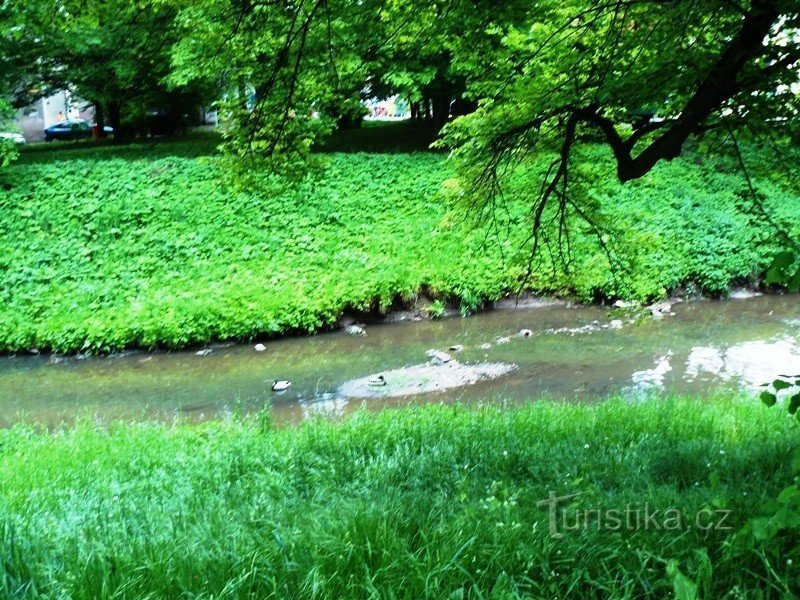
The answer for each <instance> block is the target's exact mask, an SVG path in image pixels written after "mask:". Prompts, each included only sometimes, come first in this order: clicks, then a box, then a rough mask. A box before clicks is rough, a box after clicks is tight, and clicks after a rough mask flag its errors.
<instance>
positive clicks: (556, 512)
mask: <svg viewBox="0 0 800 600" xmlns="http://www.w3.org/2000/svg"><path fill="white" fill-rule="evenodd" d="M581 495H582V494H580V493H578V494H569V495H566V496H559V495H558V493H556V492H554V491H551V492H550V493H549V496H548V498H547V500H541V501H540V502H538V503H537V506H539V507H540V508H546V509H547V510H548V523H549V529H550V535H551V536H553V537H555V538H561V537H563V536H564V534H565V533H571V532H577V531H586V530H589V529H594V530H596V531H611V532H613V531H674V532H676V533H677V532H682V531H687V530H689V529H700V530H702V531H712V530H713V531H730V530H732V529H733V525H732V524H730V516H731V512H732V511H730V510H724V509H711V508H703V509H701V510H699V511H697V512H696V513H694V514H687V513H685V512H684V511H682V510H680V509H679V508H674V507H673V508H666V509H663V508H657V507H654V506H651V505H650V503H649V502H645V503H644V504H640V503H638V502H637V503H633V504H631V503H629V504H626V505H625V507H624V508H605V507H594V508H570V507H569V506H568V505H569V503H570V502H571V501H572V500H574V499H575V498H577V497H578V496H581Z"/></svg>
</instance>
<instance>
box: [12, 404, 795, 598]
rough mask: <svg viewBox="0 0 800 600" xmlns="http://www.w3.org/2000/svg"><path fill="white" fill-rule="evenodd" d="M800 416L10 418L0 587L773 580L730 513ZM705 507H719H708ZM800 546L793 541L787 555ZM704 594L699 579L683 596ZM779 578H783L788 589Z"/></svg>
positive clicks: (469, 413) (259, 588)
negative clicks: (673, 527)
mask: <svg viewBox="0 0 800 600" xmlns="http://www.w3.org/2000/svg"><path fill="white" fill-rule="evenodd" d="M797 434H798V432H797V428H796V424H795V423H794V421H792V420H789V419H787V418H786V416H785V414H783V413H782V412H781V411H777V410H775V411H770V410H766V409H765V408H764V407H762V406H760V404H759V403H757V402H755V401H752V400H745V399H722V398H720V399H716V400H702V401H701V400H696V399H695V400H691V399H680V398H671V399H653V400H649V401H640V402H634V403H630V402H627V401H624V400H611V401H608V402H606V403H602V404H598V405H569V404H552V403H546V402H537V403H533V404H531V405H528V406H525V407H522V408H515V409H502V408H499V407H483V408H481V407H473V408H465V407H446V406H426V407H421V408H409V409H402V410H386V411H383V412H380V413H378V414H375V413H371V412H370V413H367V412H364V413H360V414H357V415H355V416H354V417H352V418H347V419H345V420H343V421H340V422H330V421H317V422H313V423H309V424H306V425H302V426H299V427H297V428H287V429H279V430H274V429H272V428H271V427H270V424H269V419H268V416H267V415H266V414H265V415H264V416H262V417H261V418H259V419H253V420H235V419H233V420H227V421H222V422H215V423H208V424H203V425H198V426H189V425H180V424H178V425H173V426H166V425H158V424H152V423H131V424H122V423H120V424H113V425H107V426H102V425H99V424H93V423H90V422H84V423H81V424H78V425H77V426H74V427H69V428H66V429H63V430H54V431H45V430H41V429H37V428H36V427H32V426H27V425H24V424H21V425H17V426H15V427H13V428H11V429H8V430H3V431H0V482H2V486H0V596H2V597H4V598H75V599H79V598H86V599H90V598H91V599H95V598H252V597H257V598H379V597H380V598H393V597H396V598H426V597H430V598H515V597H534V598H566V597H573V598H605V597H625V598H634V597H637V598H638V597H657V598H660V597H667V596H669V595H670V594H672V593H673V592H674V591H675V590H676V589H678V590H680V589H685V586H686V582H687V581H689V580H691V582H693V584H694V585H696V586H697V592H698V594H700V596H701V597H704V598H723V597H731V598H740V597H764V595H767V596H772V597H779V596H781V593H782V592H783V593H784V594H785V593H786V592H787V590H788V589H791V586H792V585H793V582H796V581H797V577H798V575H800V571H798V567H797V566H796V565H791V564H787V561H786V560H785V555H784V553H783V549H782V548H781V547H780V546H774V545H773V546H769V547H760V546H758V545H755V546H751V547H742V549H738V548H739V546H737V544H735V543H733V541H735V533H736V531H738V530H739V529H740V528H741V527H742V525H743V524H744V523H745V522H746V521H747V520H748V519H750V518H752V517H756V516H758V515H759V514H760V510H761V509H760V508H759V507H760V505H762V504H763V503H764V502H765V501H766V500H768V499H770V498H774V497H775V495H776V494H777V492H778V491H779V490H780V489H782V488H783V487H785V485H787V483H788V482H789V481H790V480H791V471H790V467H789V463H790V457H791V455H792V453H793V451H794V450H795V448H796V447H797V446H798V439H799V438H798V437H797ZM550 491H555V492H557V493H558V494H561V495H566V494H576V493H580V494H581V495H580V496H578V497H577V498H575V499H574V500H573V501H572V502H571V503H570V504H568V505H567V506H568V510H569V511H570V514H572V512H571V511H573V510H574V509H593V508H599V509H603V510H609V509H624V508H625V507H626V505H629V504H630V505H632V506H639V507H641V506H643V505H644V503H649V505H650V506H651V507H654V508H655V509H660V510H666V509H670V508H676V509H679V510H680V511H682V513H683V514H684V515H688V517H687V523H688V524H691V523H692V522H694V521H693V519H694V515H695V514H696V513H697V512H698V511H700V510H703V509H706V510H714V511H716V510H726V511H731V512H730V517H729V518H728V519H727V520H726V522H725V523H724V526H725V527H730V528H731V529H725V530H714V529H711V530H708V531H705V530H700V529H698V528H696V527H693V528H688V529H684V530H681V531H664V530H655V529H652V528H650V529H643V528H640V529H639V530H622V531H608V530H598V529H597V527H589V528H587V529H585V530H580V531H567V532H566V533H564V536H563V538H560V539H557V538H554V537H551V535H550V534H549V532H548V512H547V510H545V509H543V508H540V507H538V506H537V503H538V502H539V501H540V500H543V499H545V498H547V496H548V493H549V492H550ZM709 514H710V513H709ZM788 562H791V561H788ZM684 597H689V596H684ZM784 597H785V596H784Z"/></svg>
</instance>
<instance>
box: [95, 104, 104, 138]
mask: <svg viewBox="0 0 800 600" xmlns="http://www.w3.org/2000/svg"><path fill="white" fill-rule="evenodd" d="M94 122H95V124H96V125H97V137H100V138H104V137H106V130H105V126H106V118H105V114H104V113H103V104H102V103H101V102H98V101H97V100H95V102H94Z"/></svg>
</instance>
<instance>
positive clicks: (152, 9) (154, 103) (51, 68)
mask: <svg viewBox="0 0 800 600" xmlns="http://www.w3.org/2000/svg"><path fill="white" fill-rule="evenodd" d="M180 6H181V4H180V3H179V2H161V1H158V0H149V1H148V0H145V1H143V2H129V1H127V0H108V1H106V2H99V3H97V2H95V3H88V4H87V3H84V2H76V1H74V0H64V1H63V2H58V3H53V2H48V1H46V0H31V1H25V2H22V1H21V0H10V1H9V2H8V3H7V4H6V7H7V10H8V11H10V12H11V11H13V12H12V15H11V16H12V19H13V20H12V21H10V25H9V26H8V27H7V28H4V31H6V32H17V34H16V36H12V39H14V37H15V38H16V39H15V43H14V45H15V48H16V51H15V52H16V55H18V56H19V58H18V60H16V61H15V64H25V63H27V68H23V69H18V72H19V73H21V74H22V75H23V76H22V77H18V82H17V83H16V94H17V96H18V97H19V98H20V99H21V100H23V101H28V102H29V101H30V100H32V99H35V98H36V97H41V96H43V95H46V94H47V93H48V92H49V91H50V90H52V89H63V88H69V89H70V90H71V91H73V92H74V93H75V94H76V95H77V96H78V97H80V98H82V99H84V100H85V101H87V102H88V103H90V104H93V105H94V106H95V109H96V114H97V119H98V121H99V124H101V125H102V124H103V121H104V120H105V119H107V120H108V121H109V122H110V124H111V125H112V127H113V128H114V136H115V139H117V140H119V139H122V138H123V137H124V136H125V133H126V131H134V130H135V125H136V123H133V122H132V121H134V120H135V117H137V116H139V119H140V120H141V118H142V117H143V115H144V114H145V113H146V111H147V110H150V109H154V108H158V109H163V110H166V111H168V112H169V111H172V112H174V113H180V112H182V111H185V110H187V109H188V108H191V109H192V110H193V109H194V108H195V107H196V106H197V105H198V104H199V103H200V101H201V100H203V99H204V97H205V96H207V95H208V92H209V87H210V86H209V82H208V80H207V79H202V78H198V80H197V81H196V83H195V84H194V85H193V86H191V87H181V88H176V89H171V88H169V87H168V85H167V83H166V78H167V76H168V74H169V72H170V69H171V49H172V46H173V45H174V44H175V43H176V42H177V27H176V24H175V17H176V14H177V11H178V9H179V8H180ZM19 103H20V104H21V103H22V102H19ZM101 129H102V128H101Z"/></svg>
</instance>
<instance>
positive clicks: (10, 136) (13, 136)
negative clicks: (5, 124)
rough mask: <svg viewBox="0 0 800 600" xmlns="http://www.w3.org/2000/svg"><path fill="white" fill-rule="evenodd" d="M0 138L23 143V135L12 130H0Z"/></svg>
mask: <svg viewBox="0 0 800 600" xmlns="http://www.w3.org/2000/svg"><path fill="white" fill-rule="evenodd" d="M0 139H4V140H11V141H12V142H14V143H15V144H24V143H25V136H24V135H22V134H21V133H14V132H13V131H0Z"/></svg>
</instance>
